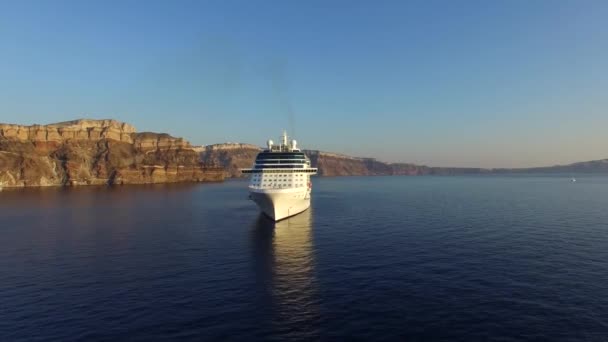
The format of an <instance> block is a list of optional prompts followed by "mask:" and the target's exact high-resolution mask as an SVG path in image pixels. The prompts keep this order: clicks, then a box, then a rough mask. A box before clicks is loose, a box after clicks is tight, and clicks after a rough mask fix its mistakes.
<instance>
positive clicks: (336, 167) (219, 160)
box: [198, 143, 608, 177]
mask: <svg viewBox="0 0 608 342" xmlns="http://www.w3.org/2000/svg"><path fill="white" fill-rule="evenodd" d="M260 150H261V148H260V147H258V146H255V145H249V144H237V143H229V144H215V145H209V146H205V147H203V148H200V149H199V150H198V151H199V152H200V153H201V159H202V160H203V161H204V162H205V163H207V164H213V165H216V166H219V167H222V168H224V169H226V171H227V176H228V177H241V176H242V175H241V173H240V171H239V170H240V169H241V168H249V167H251V165H253V161H254V160H255V156H256V155H257V153H258V152H259V151H260ZM304 153H306V155H307V156H308V157H309V158H310V160H311V162H312V165H314V166H316V167H318V168H319V175H321V176H383V175H395V176H397V175H401V176H422V175H442V176H449V175H465V174H502V173H602V172H605V173H608V159H604V160H596V161H589V162H581V163H574V164H569V165H555V166H549V167H538V168H520V169H504V168H503V169H484V168H459V167H431V166H425V165H416V164H408V163H385V162H381V161H378V160H376V159H374V158H358V157H351V156H347V155H342V154H336V153H330V152H322V151H316V150H304Z"/></svg>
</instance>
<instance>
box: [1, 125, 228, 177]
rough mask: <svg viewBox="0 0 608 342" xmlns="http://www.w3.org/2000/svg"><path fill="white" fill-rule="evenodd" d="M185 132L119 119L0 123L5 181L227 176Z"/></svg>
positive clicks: (2, 173) (2, 166)
mask: <svg viewBox="0 0 608 342" xmlns="http://www.w3.org/2000/svg"><path fill="white" fill-rule="evenodd" d="M223 177H224V173H223V170H221V169H217V168H212V167H206V166H205V164H203V163H201V162H200V160H199V154H198V153H197V152H195V151H194V149H193V148H192V146H191V145H190V144H189V143H188V142H187V141H185V140H184V139H182V138H175V137H172V136H170V135H168V134H158V133H148V132H144V133H137V132H136V131H135V128H134V127H133V126H131V125H129V124H126V123H122V122H118V121H115V120H75V121H68V122H61V123H56V124H50V125H32V126H20V125H11V124H0V184H2V185H3V186H4V187H24V186H58V185H94V184H145V183H173V182H193V181H197V182H198V181H220V180H223Z"/></svg>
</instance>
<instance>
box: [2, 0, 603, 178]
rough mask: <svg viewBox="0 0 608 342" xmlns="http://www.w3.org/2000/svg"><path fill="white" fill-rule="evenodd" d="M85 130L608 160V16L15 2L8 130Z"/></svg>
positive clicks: (487, 158) (6, 51) (429, 156)
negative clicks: (111, 126) (77, 122)
mask: <svg viewBox="0 0 608 342" xmlns="http://www.w3.org/2000/svg"><path fill="white" fill-rule="evenodd" d="M290 112H291V113H292V116H293V119H290V114H289V113H290ZM79 117H89V118H115V119H118V120H121V121H126V122H130V123H132V124H134V125H135V126H136V127H137V128H138V130H140V131H144V130H147V131H162V132H168V133H170V134H172V135H176V136H183V137H185V138H187V139H189V140H190V141H191V142H192V143H194V144H210V143H217V142H225V141H239V142H247V143H255V144H263V143H264V141H265V140H266V139H267V138H268V137H275V136H278V135H279V134H280V131H281V129H282V128H287V129H290V128H292V127H293V128H294V129H295V136H296V138H298V140H300V142H301V145H303V147H305V148H316V149H321V150H327V151H335V152H341V153H347V154H352V155H359V156H374V157H377V158H378V159H381V160H385V161H405V162H415V163H423V164H429V165H445V166H487V167H492V166H495V167H502V166H507V167H509V166H533V165H546V164H554V163H566V162H572V161H582V160H589V159H599V158H608V134H607V133H606V132H607V128H608V1H604V0H600V1H591V0H584V1H575V0H572V1H557V0H552V1H535V0H530V1H528V0H526V1H515V0H513V1H447V0H446V1H420V2H414V1H351V0H349V1H327V0H325V1H253V0H248V1H202V0H201V1H169V0H166V1H144V0H140V1H73V2H67V1H59V0H47V1H38V2H32V1H1V0H0V122H10V123H20V124H32V123H50V122H56V121H62V120H69V119H74V118H79Z"/></svg>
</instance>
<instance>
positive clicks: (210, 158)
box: [197, 143, 261, 177]
mask: <svg viewBox="0 0 608 342" xmlns="http://www.w3.org/2000/svg"><path fill="white" fill-rule="evenodd" d="M197 150H198V151H199V152H200V156H201V161H202V162H203V163H205V164H208V165H214V166H217V167H221V168H223V169H224V170H225V171H226V176H227V177H242V176H243V175H242V174H241V171H240V169H244V168H249V167H251V166H252V165H253V161H254V160H255V156H257V154H258V153H259V152H260V150H261V148H260V147H258V146H255V145H249V144H238V143H236V144H235V143H226V144H215V145H209V146H203V147H201V148H199V149H197Z"/></svg>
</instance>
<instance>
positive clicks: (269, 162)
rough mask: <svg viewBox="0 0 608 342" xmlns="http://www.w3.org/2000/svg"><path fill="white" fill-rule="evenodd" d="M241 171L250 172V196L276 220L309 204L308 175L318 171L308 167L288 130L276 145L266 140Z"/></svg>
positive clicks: (309, 186)
mask: <svg viewBox="0 0 608 342" xmlns="http://www.w3.org/2000/svg"><path fill="white" fill-rule="evenodd" d="M241 172H243V173H245V174H251V178H250V181H249V198H251V199H252V200H253V201H254V202H255V203H256V204H257V205H258V206H259V207H260V209H261V210H262V212H263V213H264V214H266V215H267V216H268V217H270V218H271V219H273V220H275V221H279V220H282V219H285V218H288V217H290V216H293V215H296V214H299V213H301V212H303V211H304V210H306V209H308V208H309V207H310V193H311V192H312V183H311V181H310V176H312V175H315V174H316V173H317V168H314V167H311V166H310V160H309V159H308V157H306V155H305V154H304V152H302V151H301V150H300V149H299V148H298V146H297V142H296V141H295V140H292V141H291V142H288V139H287V132H283V136H282V137H281V143H280V144H279V145H278V146H277V145H274V142H273V141H272V140H268V143H267V148H266V149H264V150H263V151H262V152H260V153H258V155H257V157H256V159H255V163H254V165H253V168H251V169H243V170H241Z"/></svg>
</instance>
